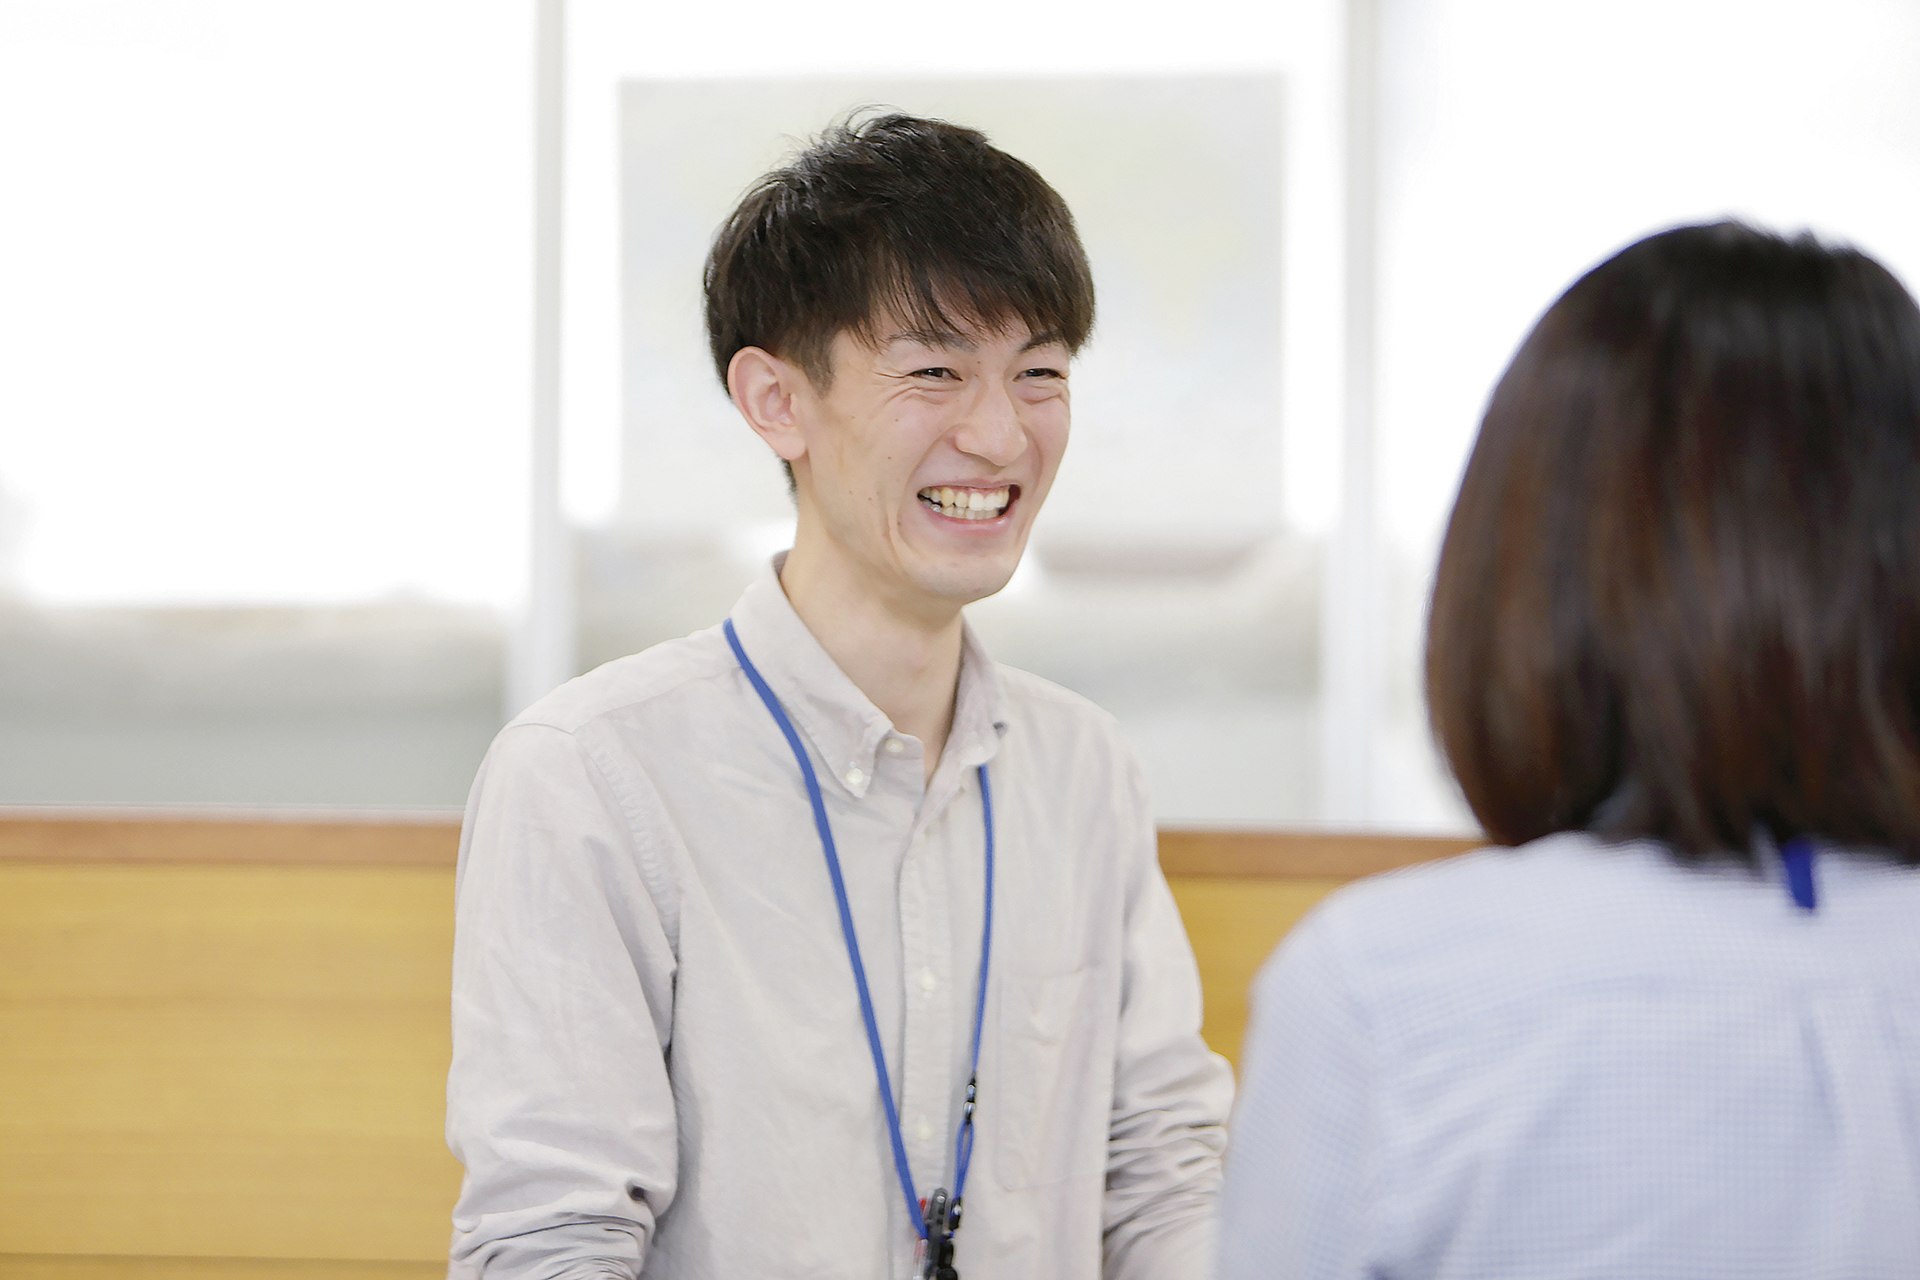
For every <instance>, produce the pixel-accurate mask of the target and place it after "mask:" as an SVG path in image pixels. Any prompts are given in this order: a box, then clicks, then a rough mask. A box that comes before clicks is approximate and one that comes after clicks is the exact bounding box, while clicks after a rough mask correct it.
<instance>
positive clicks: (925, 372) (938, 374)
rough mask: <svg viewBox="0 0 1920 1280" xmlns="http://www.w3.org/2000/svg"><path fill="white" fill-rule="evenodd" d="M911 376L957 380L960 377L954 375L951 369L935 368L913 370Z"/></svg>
mask: <svg viewBox="0 0 1920 1280" xmlns="http://www.w3.org/2000/svg"><path fill="white" fill-rule="evenodd" d="M913 376H914V377H916V378H957V377H959V376H960V375H959V374H957V373H955V372H954V371H953V370H951V369H945V368H936V369H915V370H914V371H913Z"/></svg>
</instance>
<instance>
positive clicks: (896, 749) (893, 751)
mask: <svg viewBox="0 0 1920 1280" xmlns="http://www.w3.org/2000/svg"><path fill="white" fill-rule="evenodd" d="M882 749H883V750H884V751H885V752H886V753H887V754H888V755H890V756H897V755H899V754H900V753H901V752H902V751H905V750H906V749H907V747H906V744H905V743H903V742H901V741H900V739H898V738H888V739H887V741H886V744H885V746H884V747H883V748H882Z"/></svg>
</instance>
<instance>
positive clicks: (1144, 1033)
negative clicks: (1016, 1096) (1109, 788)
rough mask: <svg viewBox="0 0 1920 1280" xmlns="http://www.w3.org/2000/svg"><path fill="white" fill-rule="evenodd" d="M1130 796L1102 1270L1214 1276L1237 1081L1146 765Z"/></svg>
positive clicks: (1160, 1278)
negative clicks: (1186, 920) (1209, 1015)
mask: <svg viewBox="0 0 1920 1280" xmlns="http://www.w3.org/2000/svg"><path fill="white" fill-rule="evenodd" d="M1131 791H1132V797H1131V808H1132V812H1131V814H1130V815H1129V818H1130V823H1129V827H1128V828H1127V829H1126V830H1125V835H1126V837H1127V838H1128V841H1129V845H1130V853H1131V856H1130V858H1129V859H1128V865H1129V867H1130V870H1131V875H1132V883H1131V884H1130V885H1129V888H1128V893H1127V907H1126V920H1125V931H1124V938H1123V940H1122V948H1123V950H1122V955H1121V965H1122V977H1121V1009H1120V1025H1119V1035H1118V1039H1117V1041H1116V1049H1115V1062H1114V1087H1113V1113H1112V1120H1111V1126H1110V1129H1109V1132H1108V1140H1107V1191H1106V1203H1105V1214H1104V1229H1105V1234H1106V1250H1105V1253H1106V1265H1105V1272H1104V1274H1105V1276H1106V1280H1211V1277H1212V1274H1213V1256H1214V1233H1215V1211H1216V1203H1215V1201H1216V1195H1217V1193H1218V1190H1219V1186H1220V1158H1221V1153H1222V1152H1223V1151H1224V1150H1225V1148H1226V1128H1225V1121H1226V1115H1227V1110H1228V1108H1229V1107H1230V1106H1231V1104H1232V1101H1233V1073H1232V1070H1231V1068H1229V1067H1228V1065H1227V1062H1226V1059H1224V1058H1222V1057H1220V1056H1219V1055H1218V1054H1215V1053H1213V1052H1212V1051H1211V1050H1209V1049H1208V1048H1207V1045H1206V1042H1205V1041H1204V1040H1202V1039H1201V1038H1200V1015H1201V997H1200V973H1199V969H1198V968H1197V966H1196V965H1195V964H1194V959H1193V948H1192V947H1191V946H1190V945H1189V944H1188V942H1187V935H1186V930H1185V929H1184V928H1183V927H1182V926H1181V923H1180V911H1179V908H1178V907H1176V906H1175V905H1174V901H1173V893H1172V891H1171V890H1169V889H1168V888H1167V881H1166V877H1165V876H1163V875H1162V874H1161V873H1160V859H1159V852H1158V847H1157V842H1156V840H1155V836H1154V826H1153V818H1152V813H1151V810H1150V809H1149V807H1148V805H1147V801H1146V788H1145V784H1144V782H1143V781H1142V780H1141V779H1140V777H1139V774H1138V767H1137V766H1135V768H1134V771H1133V777H1132V786H1131Z"/></svg>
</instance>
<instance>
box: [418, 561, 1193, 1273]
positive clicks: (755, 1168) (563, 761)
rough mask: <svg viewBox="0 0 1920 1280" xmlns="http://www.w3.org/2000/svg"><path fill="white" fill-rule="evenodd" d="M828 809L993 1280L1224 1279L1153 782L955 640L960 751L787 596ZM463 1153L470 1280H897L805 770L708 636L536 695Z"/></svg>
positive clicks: (759, 647) (509, 737)
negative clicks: (840, 659) (965, 1099)
mask: <svg viewBox="0 0 1920 1280" xmlns="http://www.w3.org/2000/svg"><path fill="white" fill-rule="evenodd" d="M733 620H734V625H735V627H736V628H737V631H738V634H739V637H740V640H741V643H742V645H743V646H744V647H745V649H746V651H747V653H748V655H749V656H750V657H751V658H752V659H753V661H754V664H755V665H756V666H757V667H758V668H759V669H760V671H761V673H762V675H763V676H764V677H765V678H766V680H767V682H768V684H769V685H770V686H771V688H772V689H773V691H774V693H775V695H776V696H777V697H778V698H779V699H780V701H781V703H782V705H783V706H784V707H785V708H786V710H787V713H788V715H789V716H790V717H791V718H792V720H793V723H794V725H795V727H796V729H797V730H798V732H799V734H800V736H801V739H802V741H803V742H804V744H805V745H806V747H807V749H808V750H809V752H810V753H811V756H812V760H813V763H814V768H815V770H816V772H817V773H818V775H819V778H820V784H821V787H822V790H823V791H824V793H825V799H826V806H827V812H828V815H829V818H830V820H831V822H832V825H833V831H834V836H835V840H836V843H837V845H838V848H839V855H840V860H841V865H842V869H843V872H844V875H845V879H846V887H847V894H848V898H849V901H850V903H851V910H852V914H853V919H854V923H855V926H856V928H857V930H858V934H859V940H860V946H861V950H862V952H863V956H864V960H865V965H866V971H867V978H868V981H869V983H870V985H871V988H872V993H873V999H874V1006H875V1010H876V1013H877V1016H878V1020H879V1026H880V1032H881V1041H882V1044H883V1046H884V1049H885V1052H886V1057H887V1064H888V1068H889V1070H890V1072H891V1073H892V1078H893V1085H894V1089H895V1091H896V1097H897V1099H898V1103H899V1111H900V1119H901V1127H902V1130H903V1136H904V1138H905V1140H906V1147H907V1152H908V1156H909V1159H910V1163H911V1165H912V1172H913V1178H914V1182H915V1186H916V1189H917V1191H918V1193H919V1194H920V1195H921V1196H925V1195H927V1194H928V1193H930V1192H931V1190H932V1189H933V1188H934V1187H936V1186H942V1187H948V1188H951V1187H952V1186H953V1177H954V1168H953V1165H954V1140H955V1137H956V1131H957V1126H958V1121H959V1112H960V1099H961V1096H962V1094H963V1093H964V1090H965V1087H966V1081H967V1075H968V1065H969V1057H970V1050H971V1035H972V1028H973V1016H974V1002H975V998H976V992H977V990H978V987H977V980H978V971H979V959H980V929H981V917H982V900H983V892H982V890H983V884H984V847H985V846H984V841H985V832H984V828H983V825H982V811H981V804H980V788H979V783H978V781H977V778H976V774H975V767H976V766H978V765H980V764H982V763H985V764H986V765H987V766H988V770H989V778H990V783H991V787H992V791H993V809H994V823H995V834H996V845H995V852H996V872H995V885H994V921H993V955H992V970H991V976H990V978H989V981H988V990H987V1003H986V1019H985V1025H984V1030H983V1035H982V1045H981V1050H980V1069H979V1078H980V1101H979V1108H978V1111H977V1113H976V1117H975V1136H974V1149H973V1156H972V1165H971V1171H970V1173H969V1175H968V1181H967V1185H966V1194H965V1214H964V1221H963V1223H962V1226H961V1230H960V1232H959V1234H958V1236H957V1238H956V1239H957V1244H958V1250H957V1258H956V1261H957V1264H958V1266H959V1269H960V1272H961V1274H962V1275H963V1276H967V1277H969V1278H970V1280H1021V1278H1022V1277H1034V1278H1035V1280H1040V1278H1044V1280H1082V1278H1086V1280H1091V1278H1092V1277H1098V1276H1106V1277H1113V1278H1116V1280H1117V1278H1120V1277H1126V1278H1129V1280H1132V1278H1138V1280H1148V1278H1153V1280H1177V1278H1182V1277H1192V1278H1194V1280H1200V1278H1201V1277H1204V1276H1206V1275H1207V1274H1208V1273H1209V1270H1210V1260H1211V1252H1212V1235H1213V1213H1214V1203H1213V1202H1214V1192H1215V1187H1216V1184H1217V1182H1218V1180H1219V1163H1220V1154H1221V1150H1222V1147H1223V1146H1224V1131H1223V1129H1222V1122H1223V1119H1224V1117H1225V1115H1226V1113H1227V1109H1228V1106H1229V1102H1230V1097H1229V1095H1230V1091H1231V1083H1230V1077H1229V1074H1228V1071H1227V1068H1226V1064H1225V1063H1224V1062H1223V1061H1222V1060H1221V1059H1219V1058H1218V1057H1216V1056H1214V1055H1213V1054H1211V1053H1209V1052H1208V1051H1207V1049H1206V1047H1205V1046H1204V1044H1203V1043H1202V1042H1201V1040H1200V1036H1199V1025H1200V990H1199V982H1198V979H1197V976H1196V973H1195V970H1194V964H1193V956H1192V952H1191V950H1190V949H1189V947H1188V945H1187V941H1186V937H1185V934H1184V933H1183V932H1182V930H1181V926H1180V920H1179V916H1178V914H1177V912H1176V910H1175V908H1174V904H1173V900H1172V897H1171V896H1170V895H1169V893H1168V891H1167V887H1166V883H1165V881H1164V880H1163V879H1162V877H1161V875H1160V872H1159V869H1158V864H1157V861H1156V859H1155V852H1154V839H1153V826H1152V822H1151V818H1150V814H1149V810H1148V807H1147V803H1146V799H1145V795H1144V790H1143V787H1142V782H1141V777H1140V772H1139V769H1138V767H1137V766H1136V764H1135V763H1134V761H1133V758H1132V756H1131V755H1130V754H1129V753H1128V751H1127V749H1126V747H1125V745H1124V744H1123V743H1122V742H1121V741H1120V738H1119V735H1118V733H1117V731H1116V729H1115V727H1114V724H1113V721H1112V720H1111V719H1110V718H1109V717H1108V716H1106V715H1105V714H1104V713H1102V712H1101V711H1099V710H1098V709H1096V708H1095V707H1093V706H1092V705H1091V704H1090V703H1088V702H1086V701H1085V700H1084V699H1082V698H1079V697H1077V696H1076V695H1074V694H1071V693H1068V692H1066V691H1065V690H1063V689H1060V688H1057V687H1055V686H1053V685H1050V684H1048V683H1046V682H1045V681H1042V680H1039V679H1037V678H1035V677H1033V676H1029V675H1026V674H1024V673H1022V672H1018V671H1014V670H1012V669H1009V668H1004V667H998V666H996V665H995V664H994V663H993V662H991V661H990V660H989V659H988V658H987V657H986V656H985V654H984V653H983V652H982V651H981V650H980V648H979V646H978V644H977V643H976V642H975V641H974V639H973V637H972V636H971V634H969V635H968V637H967V639H966V644H965V650H964V654H963V658H962V662H961V669H960V686H959V696H958V701H957V703H956V707H955V715H954V723H953V729H952V733H951V736H950V737H949V739H948V743H947V747H946V750H945V752H944V754H943V756H942V758H941V760H940V763H939V767H938V769H937V771H936V772H935V774H934V776H933V778H932V780H931V781H930V782H929V781H927V780H926V779H925V770H924V766H923V757H922V753H921V745H920V743H919V742H918V741H917V740H916V739H913V738H910V737H904V736H902V735H900V734H898V733H896V732H895V731H894V729H893V726H892V725H891V724H890V723H889V722H888V720H887V718H886V717H885V716H884V715H882V714H881V712H880V711H879V710H878V709H877V708H876V707H874V705H873V704H872V703H871V702H870V701H868V699H867V698H866V697H865V695H863V694H862V693H861V692H860V691H859V689H857V688H856V687H855V686H854V684H853V683H852V681H851V680H849V679H848V678H847V676H846V675H845V674H844V673H843V672H842V671H840V669H839V668H838V667H837V666H835V665H834V663H833V661H832V660H831V659H830V658H829V657H828V656H827V654H826V653H825V651H824V650H822V649H821V648H820V646H819V644H818V642H817V641H815V640H814V638H813V636H812V634H811V633H810V632H808V631H807V629H806V627H805V625H804V624H802V623H801V621H800V619H799V617H798V616H797V615H796V614H795V613H794V612H793V609H792V607H791V606H790V605H789V604H788V603H787V599H786V596H785V595H784V594H783V592H782V591H781V589H780V586H779V583H778V582H777V580H776V579H775V578H774V576H773V575H772V574H771V573H768V574H766V575H765V576H763V578H762V579H761V580H760V581H759V582H757V583H756V584H755V585H754V586H753V587H751V588H750V589H749V590H748V591H747V593H746V595H745V596H743V597H742V598H741V601H740V603H739V604H738V605H737V606H736V607H735V609H734V612H733ZM457 910H458V937H457V941H456V943H455V948H454V997H453V1031H454V1057H453V1069H452V1072H451V1074H450V1077H449V1081H448V1107H447V1138H448V1143H449V1145H450V1146H451V1147H452V1148H453V1151H454V1154H455V1155H457V1156H458V1157H459V1158H460V1159H461V1160H462V1161H463V1162H464V1163H465V1165H466V1168H467V1175H466V1181H465V1184H464V1186H463V1188H462V1191H461V1196H460V1201H459V1204H458V1206H457V1207H456V1209H455V1211H454V1236H453V1248H452V1259H453V1269H452V1273H451V1274H453V1275H457V1276H468V1275H476V1274H484V1275H486V1276H489V1277H513V1278H516V1280H517V1278H519V1277H526V1278H527V1280H533V1278H535V1277H538V1278H540V1280H555V1278H559V1277H587V1276H593V1277H601V1276H607V1277H613V1276H618V1277H634V1276H636V1275H638V1274H641V1273H644V1274H645V1276H646V1277H648V1280H682V1278H689V1280H690V1278H698V1280H743V1278H744V1277H750V1276H772V1277H781V1278H782V1280H789V1278H797V1277H822V1278H823V1280H824V1278H826V1277H835V1278H838V1277H855V1278H866V1277H871V1278H873V1280H881V1278H882V1277H904V1276H910V1275H913V1274H916V1271H915V1267H916V1263H915V1252H916V1245H917V1243H918V1241H917V1239H916V1237H915V1234H914V1232H913V1230H912V1227H911V1226H910V1225H909V1219H908V1215H907V1210H906V1204H905V1197H904V1195H903V1193H902V1192H901V1189H900V1186H899V1182H898V1178H897V1176H896V1174H895V1170H894V1162H893V1157H892V1147H891V1143H890V1141H889V1138H888V1133H887V1125H886V1118H885V1114H884V1112H883V1110H882V1107H881V1102H880V1094H879V1086H878V1084H877V1081H876V1078H875V1073H874V1069H873V1064H872V1058H871V1055H870V1052H869V1050H868V1045H867V1038H866V1034H865V1031H864V1029H863V1025H862V1021H861V1015H860V1007H859V1001H858V997H857V995H856V993H855V988H854V984H853V978H852V973H851V969H850V967H849V964H848V959H847V952H846V947H845V944H844V942H843V941H842V937H841V930H840V924H839V918H838V913H837V911H836V908H835V905H834V897H833V890H832V886H831V883H830V881H829V879H828V875H827V871H826V865H825V861H824V858H823V855H822V853H821V848H820V840H819V836H818V834H817V833H816V831H815V828H814V823H813V818H812V813H811V809H810V807H809V804H808V800H807V796H806V792H805V789H804V786H803V784H802V781H801V775H800V770H799V767H798V765H797V764H796V762H795V760H794V758H793V755H792V752H791V749H790V748H789V747H788V745H787V743H786V741H785V739H784V738H783V737H782V735H781V733H780V731H779V729H778V727H777V726H776V724H775V723H774V721H773V719H772V717H771V716H770V715H769V713H768V712H767V709H766V707H765V706H764V705H763V704H762V702H761V701H760V699H759V697H758V696H757V695H756V694H755V693H754V691H753V688H752V686H751V685H750V684H749V683H748V681H747V678H746V675H745V673H744V672H743V671H742V670H741V668H740V666H739V664H738V663H737V662H736V661H735V659H734V656H733V653H732V651H731V650H730V648H729V647H728V645H727V642H726V639H725V637H724V635H723V634H722V633H721V630H720V628H718V627H715V628H712V629H711V630H708V631H703V632H700V633H699V634H697V635H693V636H690V637H688V638H687V639H685V640H678V641H673V642H671V643H668V644H664V645H660V646H658V647H656V648H653V649H650V650H648V651H646V652H645V653H642V654H638V655H636V656H634V657H631V658H625V659H622V660H620V661H618V662H614V663H610V664H608V665H607V666H605V667H602V668H600V669H599V670H598V671H595V672H593V673H592V674H590V675H587V676H584V677H582V678H580V679H578V680H575V681H573V682H572V683H570V684H568V685H566V686H565V687H564V688H562V689H560V690H558V691H557V692H555V693H554V694H553V695H551V696H549V697H548V698H546V699H543V700H542V701H541V702H540V703H538V704H536V705H535V706H534V707H533V708H531V709H530V710H528V711H527V712H526V713H525V714H523V715H522V716H520V717H519V718H518V719H517V720H515V721H514V722H513V723H512V724H511V725H509V726H508V727H507V728H506V729H505V730H504V731H503V732H502V733H501V734H500V737H499V738H498V739H497V740H496V741H495V743H494V745H493V748H492V750H491V751H490V752H489V753H488V756H487V759H486V762H485V764H484V765H483V766H482V767H481V771H480V776H479V778H478V779H477V780H476V781H475V783H474V789H473V796H472V799H471V801H470V803H469V806H468V810H467V822H466V828H465V832H464V835H463V840H462V846H461V855H460V874H459V881H458V908H457Z"/></svg>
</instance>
